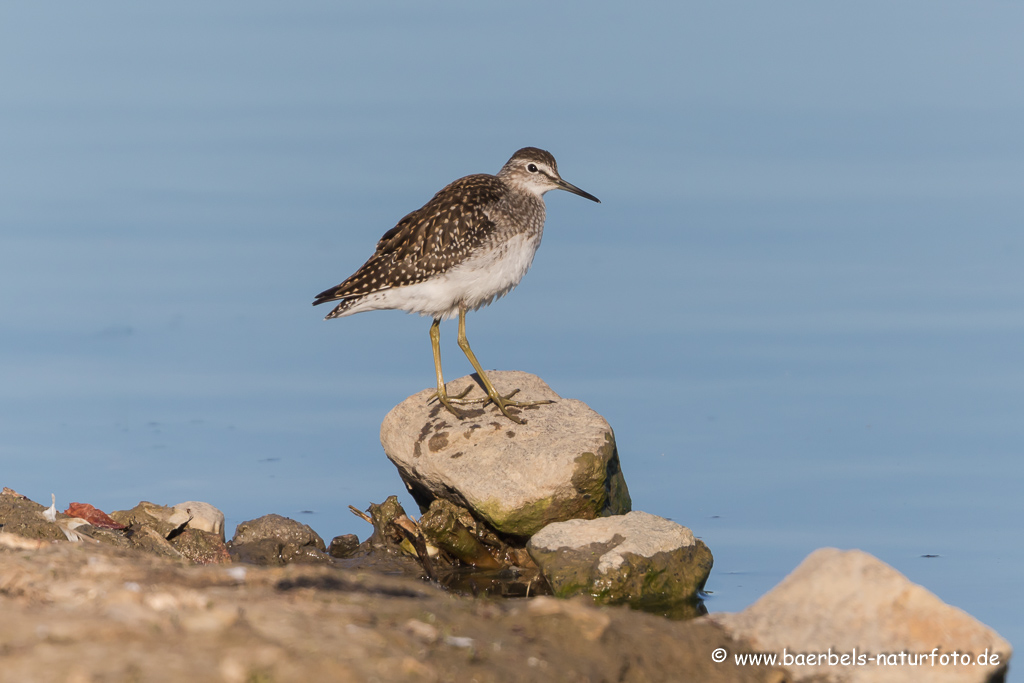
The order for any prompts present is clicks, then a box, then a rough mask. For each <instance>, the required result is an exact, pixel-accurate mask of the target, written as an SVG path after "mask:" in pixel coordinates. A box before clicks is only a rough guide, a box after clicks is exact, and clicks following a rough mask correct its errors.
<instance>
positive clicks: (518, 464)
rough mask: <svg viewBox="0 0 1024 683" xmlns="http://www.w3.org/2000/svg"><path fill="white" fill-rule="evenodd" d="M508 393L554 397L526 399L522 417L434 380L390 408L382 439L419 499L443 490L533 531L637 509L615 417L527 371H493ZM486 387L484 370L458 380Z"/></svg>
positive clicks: (512, 530)
mask: <svg viewBox="0 0 1024 683" xmlns="http://www.w3.org/2000/svg"><path fill="white" fill-rule="evenodd" d="M488 377H490V379H491V381H492V382H493V383H494V385H495V388H497V390H498V391H499V392H501V393H502V395H506V394H507V393H509V392H511V391H512V390H514V389H519V390H520V391H519V393H518V394H516V396H515V397H514V398H516V399H521V400H524V401H537V400H545V399H546V400H551V401H554V403H550V404H545V405H539V406H529V407H525V408H522V409H521V412H520V415H521V417H522V418H524V419H525V424H515V423H514V422H512V421H510V420H509V419H508V418H506V417H505V416H504V415H502V414H501V413H500V412H499V411H498V410H497V409H496V408H495V407H494V406H493V405H486V406H480V405H479V404H477V405H469V406H464V407H463V406H460V408H462V412H463V413H464V417H463V418H462V419H460V418H458V417H456V416H455V415H453V414H451V413H450V412H448V411H447V410H445V408H444V407H443V406H442V405H441V404H440V403H439V402H438V401H437V400H436V393H435V391H434V390H433V389H427V390H424V391H421V392H419V393H418V394H414V395H413V396H410V397H409V398H407V399H406V400H405V401H403V402H402V403H400V404H399V405H397V406H396V407H395V408H394V409H392V410H391V412H390V413H388V415H387V417H386V418H384V423H383V425H382V426H381V436H380V439H381V444H382V445H383V446H384V451H385V453H387V456H388V458H390V459H391V461H392V462H393V463H394V464H395V466H396V467H397V468H398V471H399V474H400V475H401V476H402V479H403V481H405V483H406V486H408V487H409V490H410V491H411V492H412V495H413V497H414V498H415V499H416V502H417V503H419V505H420V506H421V507H422V508H424V509H425V508H427V507H428V506H429V505H430V502H431V501H432V500H434V499H435V498H442V499H445V500H449V501H451V502H452V503H455V504H456V505H459V506H461V507H464V508H467V509H469V510H470V511H472V512H473V514H474V516H476V517H477V518H478V519H481V520H483V521H484V522H486V523H487V524H489V525H490V526H491V527H493V528H494V529H495V530H497V531H499V532H501V533H504V534H510V535H514V536H531V535H533V534H534V533H536V532H537V531H539V530H540V529H542V528H544V527H545V526H547V525H548V524H550V523H552V522H561V521H565V520H568V519H594V518H595V517H601V516H606V515H620V514H625V513H626V512H629V510H630V498H629V491H628V490H627V488H626V482H625V479H624V478H623V476H622V472H621V471H620V468H619V456H618V452H617V451H616V448H615V435H614V433H613V432H612V428H611V427H610V426H609V425H608V422H607V421H606V420H605V419H604V418H603V417H601V416H600V415H598V414H597V413H596V412H594V411H593V410H591V409H590V408H589V407H588V406H587V405H586V404H585V403H583V402H582V401H577V400H575V399H566V398H562V397H561V396H559V395H558V394H556V393H555V392H554V391H552V390H551V388H550V387H549V386H548V385H547V384H545V383H544V381H543V380H541V379H540V378H539V377H536V376H535V375H531V374H528V373H525V372H516V371H509V372H499V371H494V372H489V373H488ZM468 387H472V391H471V392H470V393H469V394H468V396H467V398H474V397H480V396H483V395H484V393H483V390H482V389H481V388H480V387H479V385H478V383H477V381H476V378H475V376H473V375H469V376H466V377H461V378H459V379H456V380H454V381H451V382H449V383H448V392H449V394H450V395H452V396H455V395H458V394H460V393H461V392H462V391H463V390H464V389H466V388H468Z"/></svg>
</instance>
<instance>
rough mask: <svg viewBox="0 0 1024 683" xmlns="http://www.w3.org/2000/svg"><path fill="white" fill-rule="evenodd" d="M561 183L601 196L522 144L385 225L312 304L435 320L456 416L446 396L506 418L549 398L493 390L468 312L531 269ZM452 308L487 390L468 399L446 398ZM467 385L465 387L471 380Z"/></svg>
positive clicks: (442, 396) (435, 342) (437, 359)
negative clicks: (446, 330)
mask: <svg viewBox="0 0 1024 683" xmlns="http://www.w3.org/2000/svg"><path fill="white" fill-rule="evenodd" d="M549 190H567V191H569V192H572V193H574V194H578V195H579V196H581V197H585V198H587V199H589V200H591V201H595V202H598V203H600V200H599V199H598V198H597V197H595V196H594V195H592V194H589V193H587V192H584V191H583V190H581V189H580V188H578V187H576V186H575V185H572V184H570V183H567V182H566V181H564V180H562V178H561V176H559V175H558V166H557V165H556V164H555V158H554V157H553V156H551V154H550V153H548V152H545V151H544V150H542V149H537V148H536V147H524V148H523V149H521V150H519V151H518V152H516V153H515V154H513V155H512V158H511V159H509V160H508V162H507V163H506V164H505V165H504V166H502V168H501V170H500V171H498V174H497V175H488V174H483V173H481V174H477V175H469V176H466V177H465V178H459V179H458V180H456V181H455V182H453V183H452V184H450V185H448V186H447V187H445V188H444V189H443V190H441V191H440V192H438V193H437V194H436V195H434V197H433V199H431V200H430V201H429V202H427V203H426V205H425V206H423V207H422V208H420V209H417V210H416V211H413V212H412V213H410V214H409V215H407V216H406V217H405V218H403V219H402V220H400V221H398V225H396V226H395V227H393V228H391V229H390V230H388V231H387V232H386V233H384V236H383V237H381V238H380V241H379V242H377V249H376V251H375V252H374V253H373V256H371V257H370V259H369V260H368V261H367V262H366V263H364V264H363V266H362V267H361V268H359V270H357V271H356V272H355V273H354V274H353V275H352V276H351V277H349V278H348V279H347V280H345V281H344V282H342V283H341V284H340V285H338V286H336V287H331V288H330V289H327V290H324V291H323V292H320V294H318V295H317V297H316V300H315V301H314V302H313V305H314V306H316V305H318V304H323V303H327V302H328V301H340V302H341V303H339V304H338V305H337V306H335V308H334V310H333V311H331V312H330V313H328V314H327V317H326V318H324V319H325V320H329V319H330V318H341V317H344V316H347V315H353V314H354V313H362V312H363V311H376V310H381V309H399V310H403V311H408V312H410V313H419V314H420V315H429V316H431V317H433V318H434V323H433V324H432V325H431V326H430V344H431V347H432V349H433V352H434V370H435V372H436V373H437V398H438V399H439V400H440V401H441V403H442V404H443V405H444V407H445V408H447V409H448V410H449V411H450V412H451V413H452V414H453V415H455V416H456V417H459V418H462V417H464V416H463V415H462V414H461V413H460V412H459V411H458V410H456V409H455V407H454V406H453V404H458V405H465V404H469V403H485V402H491V403H494V404H495V405H496V406H497V407H498V409H499V410H500V411H501V412H502V413H503V414H504V415H505V417H507V418H508V419H510V420H512V421H513V422H517V423H522V422H523V421H522V420H521V419H520V418H519V417H517V416H516V415H515V414H513V413H511V412H509V408H510V407H522V406H531V405H538V404H542V403H551V401H513V400H511V397H512V396H513V395H514V394H516V393H517V392H518V391H519V390H518V389H516V390H514V391H512V392H511V393H510V394H508V395H507V396H502V395H500V394H499V393H498V392H497V390H496V389H495V388H494V385H493V384H491V381H490V379H488V377H487V374H486V373H485V372H484V370H483V368H482V367H480V363H479V361H477V359H476V356H475V355H474V354H473V350H472V349H471V348H470V347H469V341H468V340H467V339H466V312H467V311H475V310H476V309H478V308H481V307H482V306H486V305H488V304H489V303H491V302H492V301H494V299H496V298H499V297H502V296H504V295H505V294H508V293H509V292H510V291H511V290H512V289H513V288H514V287H515V286H516V285H518V284H519V281H520V280H521V279H522V278H523V275H525V274H526V271H527V270H529V268H530V264H531V263H533V256H534V254H535V253H536V252H537V247H539V246H540V240H541V236H542V234H543V232H544V213H545V212H544V193H545V192H547V191H549ZM456 313H458V315H459V336H458V342H459V348H461V349H462V351H463V353H465V354H466V358H468V359H469V362H470V363H471V364H472V365H473V369H474V370H476V374H477V377H478V378H479V379H480V383H481V384H482V385H483V388H484V391H486V392H487V397H486V398H482V399H466V398H465V396H466V394H467V393H468V392H469V389H467V390H466V391H464V392H463V393H462V394H460V395H458V396H448V392H447V390H446V388H445V383H444V376H443V374H442V373H441V349H440V340H441V332H440V324H441V321H442V320H446V319H448V318H450V317H452V316H454V315H455V314H456ZM471 388H472V387H471Z"/></svg>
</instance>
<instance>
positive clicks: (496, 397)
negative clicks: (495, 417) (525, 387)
mask: <svg viewBox="0 0 1024 683" xmlns="http://www.w3.org/2000/svg"><path fill="white" fill-rule="evenodd" d="M518 393H519V389H513V390H512V391H510V392H509V393H508V394H507V395H505V396H502V395H501V394H499V393H498V391H497V390H496V389H494V388H493V387H492V388H491V391H488V392H487V396H482V397H480V398H464V396H465V395H466V392H463V393H462V394H461V395H460V396H458V397H456V398H455V399H452V400H451V402H452V403H455V404H458V405H470V404H474V403H481V404H484V405H486V404H488V403H493V404H494V405H495V406H497V407H498V410H500V411H501V414H502V415H504V416H505V417H507V418H508V419H510V420H512V421H513V422H515V423H516V424H523V422H524V420H523V419H522V418H521V417H519V416H518V415H516V414H514V413H510V412H509V410H508V409H509V408H526V407H528V406H542V405H546V404H548V403H554V401H549V400H546V399H545V400H543V401H512V400H510V399H511V398H512V397H513V396H515V395H516V394H518Z"/></svg>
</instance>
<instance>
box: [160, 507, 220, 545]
mask: <svg viewBox="0 0 1024 683" xmlns="http://www.w3.org/2000/svg"><path fill="white" fill-rule="evenodd" d="M173 509H174V510H175V513H176V514H174V515H173V516H172V517H171V519H170V521H171V523H174V522H177V524H176V526H180V525H181V524H184V523H185V522H188V526H189V527H190V528H192V529H198V530H199V531H206V532H208V533H211V534H216V535H218V536H220V540H221V541H223V540H224V513H223V512H221V511H220V510H218V509H217V508H215V507H214V506H212V505H210V504H209V503H203V502H201V501H198V500H188V501H185V502H184V503H178V504H177V505H175V506H174V508H173ZM189 518H191V519H189Z"/></svg>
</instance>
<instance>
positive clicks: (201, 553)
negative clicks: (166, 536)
mask: <svg viewBox="0 0 1024 683" xmlns="http://www.w3.org/2000/svg"><path fill="white" fill-rule="evenodd" d="M189 526H190V527H191V525H189ZM171 545H172V546H173V547H174V549H175V550H177V551H178V552H179V553H181V554H182V555H184V556H185V557H186V558H188V559H189V560H191V561H192V562H194V563H196V564H228V563H230V562H231V554H230V553H228V547H227V545H226V544H225V543H224V541H223V539H222V537H221V536H219V535H218V534H215V533H212V532H209V531H200V530H199V529H192V528H187V529H185V530H184V531H182V532H181V533H180V534H178V535H177V536H175V537H174V538H172V539H171Z"/></svg>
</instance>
